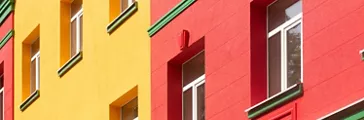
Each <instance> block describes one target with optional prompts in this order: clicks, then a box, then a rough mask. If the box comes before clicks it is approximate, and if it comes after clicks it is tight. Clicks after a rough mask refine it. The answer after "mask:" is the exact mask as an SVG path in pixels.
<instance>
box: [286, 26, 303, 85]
mask: <svg viewBox="0 0 364 120" xmlns="http://www.w3.org/2000/svg"><path fill="white" fill-rule="evenodd" d="M300 81H301V24H298V25H296V26H295V27H293V28H291V29H290V30H288V31H287V87H290V86H292V85H294V84H296V83H299V82H300Z"/></svg>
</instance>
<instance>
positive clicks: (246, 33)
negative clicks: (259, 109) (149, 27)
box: [151, 0, 364, 120]
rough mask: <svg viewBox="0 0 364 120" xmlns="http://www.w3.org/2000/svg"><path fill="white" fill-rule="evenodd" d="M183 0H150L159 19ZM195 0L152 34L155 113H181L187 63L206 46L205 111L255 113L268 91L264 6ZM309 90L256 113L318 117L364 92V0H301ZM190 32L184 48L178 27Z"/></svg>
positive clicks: (246, 0) (238, 115)
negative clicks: (249, 110)
mask: <svg viewBox="0 0 364 120" xmlns="http://www.w3.org/2000/svg"><path fill="white" fill-rule="evenodd" d="M180 1H182V0H151V5H152V6H151V13H152V14H151V15H152V21H151V23H152V24H154V23H156V22H157V21H158V20H159V19H160V18H161V17H162V16H164V15H165V14H166V13H167V12H168V11H169V10H171V9H172V8H173V7H174V6H176V5H177V4H178V3H179V2H180ZM273 1H274V0H196V1H195V2H194V3H193V4H192V5H191V6H189V7H188V8H187V9H186V10H184V11H183V12H181V14H179V15H178V16H177V17H176V18H174V19H173V20H171V21H170V22H169V23H168V24H166V25H165V26H164V27H163V28H162V29H161V30H160V31H158V32H157V33H156V34H154V35H153V36H151V65H152V66H151V71H152V77H151V78H152V79H151V84H152V87H151V92H152V99H151V100H152V101H151V102H152V113H151V115H152V120H182V102H181V100H182V85H181V84H182V83H181V79H182V78H181V74H182V73H181V69H182V68H181V65H182V64H183V63H184V62H185V61H187V60H188V59H190V58H191V57H192V56H194V55H196V54H197V53H199V52H200V51H203V50H204V51H205V76H206V82H205V90H206V92H205V101H206V103H205V106H206V108H205V109H206V111H205V119H206V120H244V119H249V118H248V113H246V112H244V111H245V110H246V109H248V108H250V107H251V106H254V105H256V104H258V103H259V102H262V101H264V100H265V99H267V92H266V91H267V79H266V78H267V63H266V61H267V60H266V59H267V57H266V54H267V52H266V51H267V49H266V44H267V43H266V41H267V37H266V36H267V31H266V6H267V5H269V4H270V3H272V2H273ZM302 1H303V4H302V5H303V7H302V14H303V17H302V19H303V22H302V25H303V48H302V50H303V83H302V85H303V95H302V96H299V97H298V98H295V99H293V100H290V101H289V102H287V103H284V104H283V105H280V106H277V107H275V108H273V109H272V110H269V111H268V112H266V113H264V114H262V115H260V116H259V117H256V118H254V119H263V120H266V119H292V120H296V119H297V120H313V119H318V118H321V117H323V116H325V115H327V114H329V113H331V112H334V111H336V110H338V109H340V108H342V107H344V106H347V105H349V104H351V103H353V102H355V101H357V100H359V99H362V98H363V97H364V84H363V79H364V74H362V73H363V71H364V64H363V61H362V59H361V55H360V54H359V51H360V50H362V49H364V34H363V33H364V1H363V0H349V1H348V0H346V1H345V0H302ZM183 30H187V31H188V32H189V44H188V47H187V48H184V49H182V50H181V49H180V46H179V42H180V39H181V37H180V33H181V32H182V31H183Z"/></svg>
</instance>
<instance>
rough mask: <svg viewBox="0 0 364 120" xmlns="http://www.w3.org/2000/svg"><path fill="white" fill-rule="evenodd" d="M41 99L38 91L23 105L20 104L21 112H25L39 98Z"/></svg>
mask: <svg viewBox="0 0 364 120" xmlns="http://www.w3.org/2000/svg"><path fill="white" fill-rule="evenodd" d="M38 97H39V90H36V91H35V92H33V93H32V94H31V95H30V96H29V97H28V98H27V99H25V101H24V102H23V103H21V104H20V110H21V111H24V110H25V109H27V108H28V107H29V105H30V104H32V103H33V102H34V101H35V100H37V98H38Z"/></svg>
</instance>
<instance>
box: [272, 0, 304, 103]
mask: <svg viewBox="0 0 364 120" xmlns="http://www.w3.org/2000/svg"><path fill="white" fill-rule="evenodd" d="M272 4H273V3H272ZM272 4H271V5H272ZM268 7H269V6H268ZM268 7H267V8H268ZM267 13H268V9H267ZM298 24H301V82H303V24H302V11H301V13H299V14H297V15H296V16H294V17H293V18H291V19H290V20H288V21H286V22H284V23H283V24H281V25H279V26H278V27H276V28H275V29H273V30H271V31H268V37H267V53H268V54H267V67H268V69H267V87H268V89H267V97H268V98H269V96H271V97H272V96H273V95H270V94H269V90H270V88H269V82H270V81H269V38H270V37H272V36H274V35H276V34H277V33H279V32H280V37H281V90H280V91H281V92H283V91H286V90H287V89H288V88H289V87H290V86H287V39H286V38H287V34H286V32H287V31H288V30H290V29H291V28H293V27H295V26H296V25H298ZM267 28H268V14H267ZM267 30H268V29H267Z"/></svg>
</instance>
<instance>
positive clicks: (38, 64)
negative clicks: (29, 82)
mask: <svg viewBox="0 0 364 120" xmlns="http://www.w3.org/2000/svg"><path fill="white" fill-rule="evenodd" d="M37 66H38V71H37V73H38V82H37V83H38V88H37V89H39V87H40V56H39V57H38V63H37Z"/></svg>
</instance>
